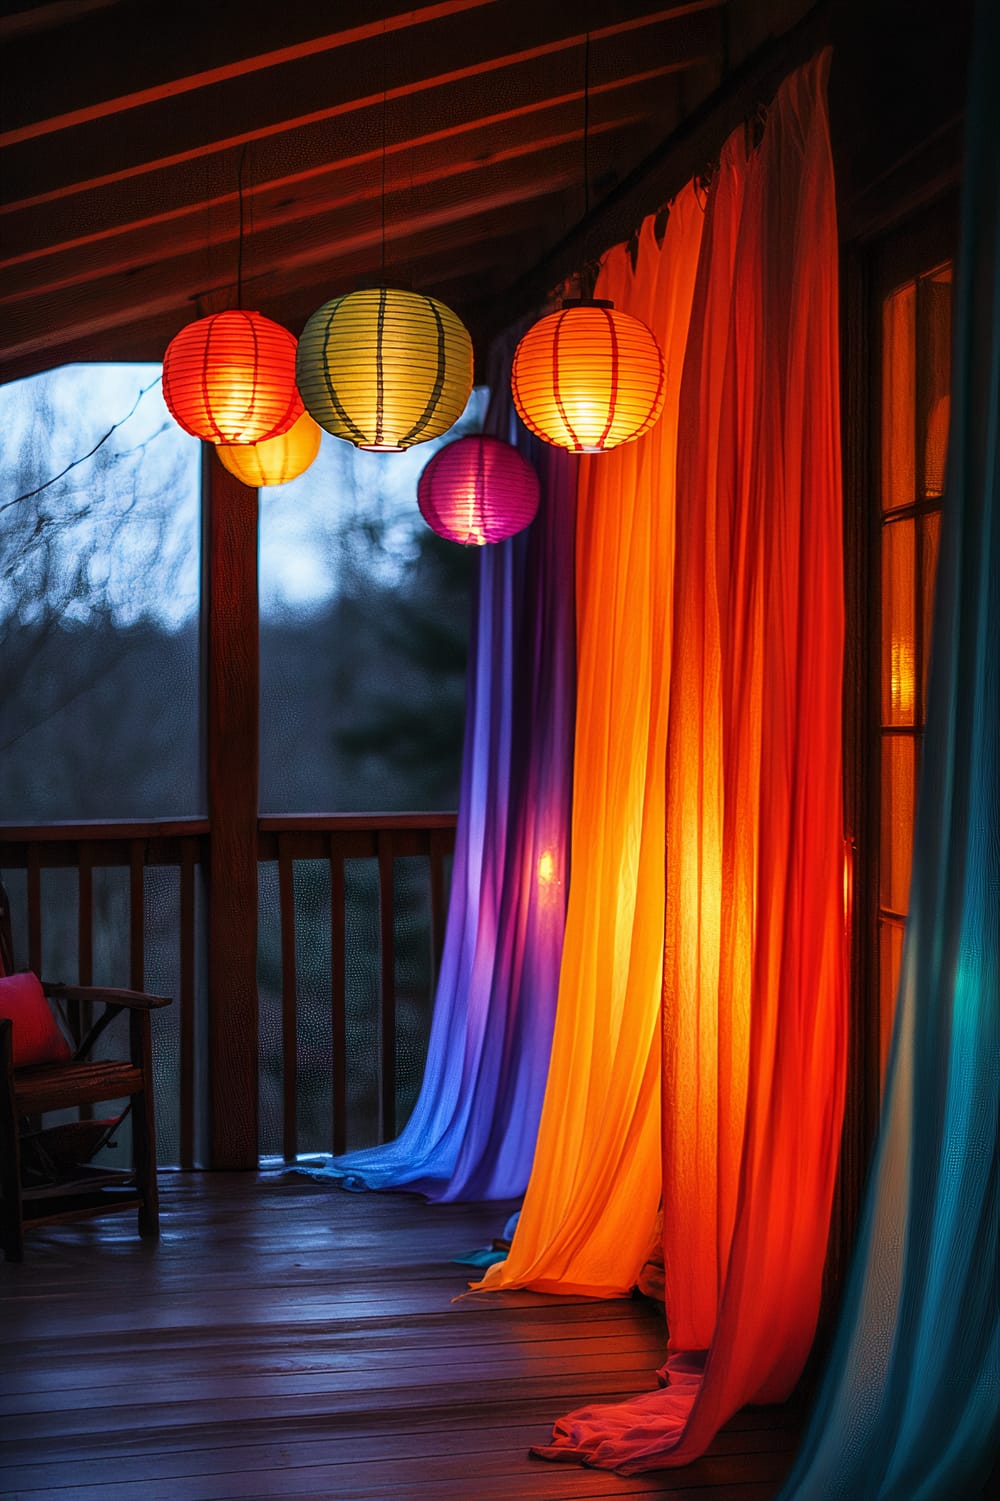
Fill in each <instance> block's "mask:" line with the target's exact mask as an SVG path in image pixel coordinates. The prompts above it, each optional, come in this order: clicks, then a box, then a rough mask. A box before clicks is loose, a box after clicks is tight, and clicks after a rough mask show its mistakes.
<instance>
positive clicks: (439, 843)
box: [429, 829, 454, 995]
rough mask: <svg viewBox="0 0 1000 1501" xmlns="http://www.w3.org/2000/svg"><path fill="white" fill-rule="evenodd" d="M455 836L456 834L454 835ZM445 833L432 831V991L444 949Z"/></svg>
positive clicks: (438, 830) (440, 830)
mask: <svg viewBox="0 0 1000 1501" xmlns="http://www.w3.org/2000/svg"><path fill="white" fill-rule="evenodd" d="M452 837H454V836H452ZM445 848H446V845H445V835H444V831H443V830H442V829H431V832H430V849H429V857H430V880H431V993H432V995H433V993H434V991H435V990H436V989H437V977H438V972H439V971H440V969H441V954H442V952H443V950H444V924H445V916H446V912H445V902H444V857H445Z"/></svg>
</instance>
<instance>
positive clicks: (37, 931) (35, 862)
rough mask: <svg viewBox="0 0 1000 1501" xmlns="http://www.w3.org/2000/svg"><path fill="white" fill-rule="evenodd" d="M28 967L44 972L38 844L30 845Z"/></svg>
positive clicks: (40, 873) (40, 872) (39, 972)
mask: <svg viewBox="0 0 1000 1501" xmlns="http://www.w3.org/2000/svg"><path fill="white" fill-rule="evenodd" d="M28 968H29V969H32V970H34V972H35V974H36V975H40V974H41V972H42V864H41V858H40V853H39V849H38V846H37V844H29V845H28Z"/></svg>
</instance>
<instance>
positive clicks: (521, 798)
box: [301, 338, 575, 1200]
mask: <svg viewBox="0 0 1000 1501" xmlns="http://www.w3.org/2000/svg"><path fill="white" fill-rule="evenodd" d="M515 342H516V340H515V339H513V338H511V339H509V340H507V341H504V342H503V343H502V344H500V345H498V347H497V348H496V350H495V351H494V358H493V366H492V369H491V371H490V376H491V379H490V389H491V392H492V393H493V394H492V397H491V402H490V409H489V412H488V415H487V427H488V429H489V431H490V432H492V433H493V434H494V435H495V436H497V437H501V438H505V439H507V440H508V441H516V442H517V444H518V446H519V447H521V449H522V451H524V452H525V453H526V454H527V456H528V457H529V458H530V459H531V460H532V461H533V462H534V463H535V467H536V469H537V470H538V473H539V478H540V480H541V487H542V498H541V503H540V506H539V512H538V516H537V517H536V519H535V521H534V522H533V523H532V525H531V526H530V527H529V528H528V529H527V530H526V531H524V532H521V533H519V534H518V535H517V536H516V537H512V538H511V539H510V540H509V541H507V542H504V543H501V544H499V545H496V546H492V547H484V548H482V550H481V555H480V559H479V571H478V582H477V588H476V594H475V599H474V602H473V629H472V634H471V641H470V651H469V677H468V703H467V708H466V726H465V747H464V752H463V763H462V781H461V790H460V795H459V813H458V828H457V831H456V841H455V859H454V865H453V871H452V882H451V899H450V902H449V907H448V921H447V926H446V931H445V943H444V952H443V956H442V963H441V971H440V975H439V978H438V986H437V994H436V997H435V1004H434V1017H433V1021H432V1024H431V1036H430V1044H429V1049H428V1056H427V1064H426V1067H425V1071H424V1079H423V1083H422V1085H421V1090H420V1094H419V1097H418V1099H417V1103H416V1105H415V1106H414V1109H413V1113H412V1115H411V1117H410V1119H409V1121H408V1122H407V1124H406V1126H405V1128H404V1129H403V1131H402V1133H401V1134H400V1136H399V1137H398V1138H397V1140H396V1141H393V1142H388V1143H385V1144H384V1145H382V1146H378V1147H372V1148H370V1149H367V1150H363V1151H358V1152H350V1153H348V1154H346V1155H345V1156H342V1157H335V1158H333V1159H332V1160H331V1161H330V1162H329V1163H328V1164H325V1165H324V1166H323V1167H321V1168H303V1169H301V1170H302V1171H305V1172H308V1173H309V1175H310V1176H311V1177H315V1178H334V1179H339V1180H341V1181H342V1182H343V1184H344V1186H345V1187H348V1188H354V1189H365V1188H373V1189H392V1188H403V1189H408V1190H409V1191H411V1192H415V1193H422V1194H424V1195H425V1196H426V1197H427V1198H428V1199H432V1200H450V1199H505V1198H514V1197H517V1196H518V1195H520V1194H522V1193H523V1192H524V1189H525V1186H526V1184H527V1181H528V1174H529V1171H530V1168H531V1161H532V1157H533V1155H534V1149H535V1136H536V1134H537V1130H538V1119H539V1115H540V1113H541V1107H542V1097H543V1094H544V1091H545V1080H546V1076H547V1073H548V1061H549V1053H550V1051H551V1045H552V1028H553V1024H554V1020H555V1007H556V995H557V992H558V986H559V964H560V959H561V956H562V938H563V924H564V919H565V910H566V890H567V885H568V879H569V848H568V842H569V810H570V796H571V789H572V755H573V722H574V694H575V638H574V631H575V620H574V612H575V605H574V589H573V578H574V533H575V469H574V464H573V460H572V459H571V458H570V457H569V455H567V454H564V453H562V452H557V451H555V450H553V449H551V448H547V447H545V446H544V445H540V444H538V445H536V444H535V443H534V440H532V439H530V438H529V436H528V434H527V433H526V432H525V431H524V429H523V428H522V427H521V426H520V424H519V423H517V421H516V418H515V416H514V411H513V406H512V403H511V398H510V362H511V359H512V356H513V350H514V344H515Z"/></svg>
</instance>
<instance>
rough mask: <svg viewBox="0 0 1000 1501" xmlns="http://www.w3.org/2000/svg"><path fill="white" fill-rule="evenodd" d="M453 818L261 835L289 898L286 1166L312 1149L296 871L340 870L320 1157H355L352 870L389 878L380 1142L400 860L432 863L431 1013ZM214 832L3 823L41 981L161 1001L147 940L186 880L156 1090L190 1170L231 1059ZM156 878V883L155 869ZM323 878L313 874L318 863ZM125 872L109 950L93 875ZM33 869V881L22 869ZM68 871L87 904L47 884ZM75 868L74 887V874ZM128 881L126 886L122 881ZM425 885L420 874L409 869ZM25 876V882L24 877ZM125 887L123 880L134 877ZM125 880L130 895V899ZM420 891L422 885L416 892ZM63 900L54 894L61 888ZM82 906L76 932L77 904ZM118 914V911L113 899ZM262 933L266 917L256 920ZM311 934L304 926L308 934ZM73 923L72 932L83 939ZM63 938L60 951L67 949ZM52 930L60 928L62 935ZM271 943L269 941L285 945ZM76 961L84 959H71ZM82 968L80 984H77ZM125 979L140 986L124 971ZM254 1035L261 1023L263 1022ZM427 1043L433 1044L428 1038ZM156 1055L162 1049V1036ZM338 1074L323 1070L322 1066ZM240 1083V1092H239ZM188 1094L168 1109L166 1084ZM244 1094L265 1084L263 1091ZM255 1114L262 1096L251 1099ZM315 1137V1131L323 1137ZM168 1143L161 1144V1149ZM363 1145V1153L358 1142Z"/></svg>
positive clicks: (389, 1065)
mask: <svg viewBox="0 0 1000 1501" xmlns="http://www.w3.org/2000/svg"><path fill="white" fill-rule="evenodd" d="M454 838H455V815H454V814H447V813H445V814H433V813H428V814H383V815H371V814H357V815H354V814H347V815H328V814H322V815H296V816H281V817H262V818H260V819H259V820H258V828H257V852H258V853H257V859H258V870H259V871H261V872H262V871H263V870H264V867H265V866H268V865H276V867H277V886H278V932H277V944H278V947H279V949H280V984H279V991H280V994H279V1006H280V1057H281V1069H280V1072H281V1105H280V1110H281V1130H280V1137H281V1150H282V1153H283V1155H284V1156H285V1158H286V1159H289V1160H290V1159H294V1157H295V1156H296V1155H297V1152H298V1150H299V1121H298V1115H299V1097H300V1080H299V1068H298V1063H297V1058H298V1050H299V1021H300V1016H299V1007H300V999H299V990H300V983H299V969H298V962H297V936H296V935H297V921H296V917H297V912H296V908H297V897H296V868H297V866H298V863H299V862H305V863H306V865H307V867H308V866H309V863H310V862H321V864H322V867H323V868H324V869H325V871H326V873H327V879H328V883H329V886H328V889H329V918H328V921H329V1039H330V1042H329V1074H328V1088H329V1096H328V1101H329V1106H328V1111H327V1112H326V1115H325V1120H326V1125H325V1126H324V1127H323V1128H322V1134H323V1140H322V1141H320V1142H317V1141H316V1140H315V1139H314V1140H313V1141H312V1142H310V1143H309V1145H310V1148H311V1149H313V1150H315V1149H317V1148H319V1149H323V1150H332V1151H334V1152H339V1151H343V1150H344V1149H345V1146H346V1145H348V1143H349V1141H350V1139H351V1136H352V1133H351V1130H350V1124H351V1123H350V1100H351V1097H352V1087H351V1086H352V1081H351V1078H350V1075H349V1061H348V1060H349V1048H348V990H349V986H348V977H347V967H348V956H349V955H350V954H351V953H352V948H353V947H355V946H356V945H357V944H358V942H359V935H358V934H356V933H354V932H352V913H353V914H354V916H355V918H356V916H357V913H356V907H357V903H356V901H355V902H354V903H352V902H349V901H348V900H347V888H348V885H349V879H350V872H351V869H352V867H351V864H350V862H352V861H359V862H365V861H367V862H370V863H371V862H374V865H375V868H376V869H377V895H376V898H375V900H376V902H377V914H374V913H372V912H371V911H368V912H366V913H365V914H364V917H365V919H366V921H365V922H364V924H363V926H364V928H365V933H366V937H365V943H366V944H367V946H368V949H370V947H371V945H370V943H369V942H368V935H370V934H371V932H372V931H373V930H374V933H375V937H376V944H377V955H376V956H375V962H374V968H375V972H376V975H377V980H376V983H375V985H374V987H373V988H372V990H371V992H370V993H368V994H366V997H365V1004H366V1005H368V1006H369V1007H370V1008H371V1010H372V1012H373V1014H374V1017H376V1018H377V1025H376V1027H375V1031H376V1033H377V1048H376V1050H377V1057H376V1058H373V1059H369V1060H367V1065H366V1067H367V1071H368V1072H369V1073H372V1072H374V1073H375V1075H376V1076H377V1081H378V1111H377V1115H378V1119H377V1131H376V1133H375V1134H376V1135H377V1137H378V1138H380V1139H382V1140H387V1139H390V1138H391V1137H392V1136H394V1135H395V1134H396V1129H397V1125H398V1124H399V1123H398V1122H397V1066H396V1053H397V975H396V968H397V966H396V942H395V929H396V923H397V901H396V892H397V864H396V862H397V860H400V859H405V858H407V857H420V859H421V861H422V862H423V866H424V877H425V880H426V886H427V890H426V905H427V910H428V912H429V925H428V927H429V931H428V933H427V943H428V945H429V951H430V952H429V955H428V962H427V966H426V975H427V983H428V985H429V994H428V996H427V997H426V1002H427V1004H426V1007H425V1011H426V1015H427V1016H429V1013H430V1000H431V998H432V996H433V987H434V983H435V979H436V974H437V966H438V964H439V962H440V955H441V948H442V944H443V939H444V924H445V915H446V902H447V862H448V858H449V856H450V854H451V852H452V851H453V849H454ZM210 840H211V830H210V825H209V822H208V820H206V819H198V818H181V819H163V820H146V821H134V822H133V821H130V822H115V823H105V822H88V823H78V824H68V823H54V824H41V825H30V826H29V825H3V826H0V871H2V872H3V874H4V877H5V879H7V881H8V884H9V885H10V886H11V887H12V890H11V897H12V904H13V907H14V915H15V924H16V931H15V950H16V952H17V954H18V956H19V959H20V961H21V962H22V963H25V962H26V963H27V965H28V966H29V967H30V968H31V969H33V970H36V971H38V972H43V971H46V978H49V979H65V980H72V979H73V978H75V979H76V981H77V983H79V984H83V985H86V984H93V983H95V981H96V982H97V983H107V984H112V983H116V984H121V983H123V981H125V982H126V983H127V984H129V985H130V986H131V987H133V988H135V989H143V988H149V989H156V988H158V987H161V986H162V985H163V981H162V979H161V978H160V976H159V975H157V976H154V977H152V978H151V976H150V974H149V965H148V963H147V933H148V932H149V929H150V921H151V918H152V917H153V916H154V914H153V912H152V911H151V906H152V902H153V901H157V900H158V894H157V893H156V892H154V893H152V895H151V892H150V886H151V879H152V883H153V884H155V885H156V886H158V887H160V888H161V889H162V882H163V879H164V874H165V872H173V874H172V875H171V876H169V879H170V881H171V897H170V900H169V902H167V903H165V904H164V905H165V906H166V907H167V909H168V910H169V912H170V914H171V915H170V916H169V917H168V918H167V922H168V924H169V925H171V926H172V927H173V929H174V931H173V932H172V933H170V932H168V933H166V934H165V935H163V937H164V940H165V942H166V943H167V944H168V946H170V947H172V949H173V953H172V957H171V959H170V961H169V971H170V973H171V975H172V976H173V984H172V985H171V986H170V989H171V991H172V993H173V994H174V998H175V1004H174V1006H173V1007H171V1008H170V1010H169V1011H165V1012H162V1013H159V1014H158V1015H159V1016H161V1017H163V1018H164V1021H163V1025H164V1027H166V1028H169V1030H170V1041H169V1043H168V1042H166V1041H165V1040H164V1041H163V1046H164V1048H165V1049H167V1048H169V1049H171V1050H175V1056H176V1063H171V1065H170V1066H169V1067H167V1068H164V1069H163V1070H161V1073H160V1078H159V1079H158V1085H157V1087H158V1092H159V1093H158V1100H157V1105H158V1113H161V1112H162V1113H164V1114H165V1115H166V1114H169V1115H170V1117H171V1120H172V1122H173V1123H175V1125H176V1131H175V1134H174V1139H175V1142H176V1145H175V1147H174V1148H173V1149H172V1150H171V1153H170V1155H171V1156H172V1157H173V1158H174V1159H175V1160H176V1162H177V1163H178V1165H179V1166H181V1167H191V1166H193V1165H194V1164H195V1162H196V1161H197V1160H199V1158H200V1159H201V1160H203V1161H205V1162H206V1163H207V1164H208V1165H211V1162H212V1150H211V1142H206V1143H205V1144H204V1149H203V1150H202V1151H201V1152H199V1129H198V1128H199V1122H200V1121H202V1120H203V1119H204V1118H205V1117H206V1116H210V1115H211V1112H210V1111H202V1110H201V1109H200V1108H199V1095H198V1092H197V1091H198V1089H201V1091H202V1096H203V1097H204V1096H206V1095H207V1096H208V1097H210V1096H211V1095H212V1092H213V1091H214V1090H215V1089H216V1088H219V1087H220V1080H219V1077H218V1076H219V1073H220V1071H221V1070H224V1069H225V1058H224V1056H223V1057H221V1058H212V1059H210V1060H209V1059H206V1057H205V1053H206V1051H207V1044H206V1042H205V1039H206V1038H207V1037H208V1034H209V1028H208V1026H207V1024H206V1018H207V1015H208V1013H209V1011H210V1008H211V996H210V995H209V994H207V993H206V983H205V972H206V966H205V965H204V963H203V962H201V961H202V960H203V957H204V955H203V945H204V941H205V940H204V933H205V932H206V930H207V924H206V922H205V920H204V919H205V914H204V911H203V909H204V908H205V907H207V905H208V903H210V902H211V891H210V890H209V889H208V883H207V875H208V871H209V848H210ZM154 868H155V869H156V870H157V875H156V876H155V877H152V878H151V871H153V870H154ZM309 868H311V869H313V870H315V868H316V867H315V865H314V864H313V865H312V866H311V867H309ZM102 871H116V872H117V873H118V889H119V895H120V896H121V897H122V898H123V900H120V901H118V902H117V903H112V904H111V905H112V906H113V907H115V909H116V910H114V911H113V912H112V913H111V914H110V921H111V922H112V924H113V925H114V926H115V927H116V928H117V931H116V932H115V933H114V934H113V935H111V938H109V937H108V935H107V934H105V933H104V932H103V929H104V928H105V927H106V926H107V924H108V921H109V915H108V912H107V911H106V910H105V911H104V912H102V914H101V920H100V921H96V920H95V918H96V917H97V913H96V908H95V874H96V873H100V872H102ZM21 872H23V876H21V879H20V881H18V880H17V873H21ZM49 872H64V873H66V874H69V875H70V880H71V884H72V885H73V886H75V892H73V893H71V891H70V890H69V889H67V886H66V883H65V879H64V878H63V879H60V878H59V877H57V876H53V875H50V876H48V877H47V878H43V877H45V873H49ZM73 872H75V882H72V875H71V873H73ZM126 872H127V877H125V873H126ZM410 875H411V877H412V869H411V870H410ZM12 876H13V877H14V879H13V880H12V879H11V877H12ZM123 877H125V880H123V879H122V878H123ZM125 881H127V896H125V894H124V892H125ZM411 884H412V881H411ZM50 888H51V889H50ZM73 905H75V907H76V914H75V923H74V922H73V916H72V913H71V912H69V913H68V912H67V910H66V909H67V908H71V907H72V906H73ZM103 906H104V908H105V909H106V908H107V907H108V903H107V901H105V902H104V903H103ZM250 921H251V922H252V921H253V914H252V913H251V914H250ZM298 926H299V929H300V930H301V922H300V923H299V925H298ZM73 927H75V935H73V933H72V928H73ZM57 928H58V930H59V931H58V938H59V942H58V943H55V942H49V941H47V935H48V937H50V938H52V939H53V940H54V939H55V937H56V936H57V935H56V932H55V930H56V929H57ZM50 930H52V931H51V932H50ZM262 936H263V938H264V940H265V942H267V943H269V942H271V941H272V939H273V935H271V934H265V933H264V930H263V928H262ZM95 939H97V940H99V941H100V946H101V949H102V958H103V960H104V961H105V962H103V963H102V964H99V965H98V966H97V967H96V969H95ZM53 949H55V950H57V952H58V956H59V957H58V963H59V967H60V973H58V974H52V973H51V962H52V961H50V958H49V955H50V953H51V952H52V951H53ZM71 950H72V951H73V953H72V955H71V953H70V951H71ZM112 951H114V952H115V959H114V965H115V966H116V967H115V972H114V973H109V972H108V954H109V953H111V952H112ZM74 958H75V966H76V975H75V977H74V976H73V975H72V974H70V973H67V972H65V970H66V968H67V967H71V965H72V962H73V959H74ZM122 969H126V970H127V975H125V974H123V973H121V970H122ZM168 1018H169V1020H168ZM252 1020H253V1024H254V1025H256V1021H257V1018H256V1017H254V1018H253V1019H252ZM424 1042H426V1039H424ZM154 1051H155V1040H154ZM322 1066H323V1068H324V1069H325V1068H326V1058H325V1056H324V1059H323V1061H322ZM231 1083H232V1081H231V1080H230V1081H229V1087H230V1089H231ZM165 1087H167V1088H168V1089H172V1090H173V1091H175V1092H176V1094H175V1098H173V1099H170V1098H164V1097H163V1093H164V1088H165ZM244 1087H245V1088H247V1087H248V1088H251V1089H252V1088H254V1087H256V1088H257V1090H258V1095H259V1081H257V1080H254V1081H252V1083H250V1084H249V1085H248V1084H247V1083H246V1081H244ZM244 1104H245V1106H246V1108H247V1109H248V1110H250V1111H252V1112H253V1114H254V1116H255V1117H256V1115H257V1109H258V1099H257V1098H250V1099H246V1100H245V1101H244ZM313 1135H314V1137H315V1132H314V1133H313ZM162 1141H163V1133H162V1132H161V1143H162ZM351 1144H356V1145H360V1144H362V1143H361V1142H360V1141H357V1140H355V1141H353V1142H351Z"/></svg>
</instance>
